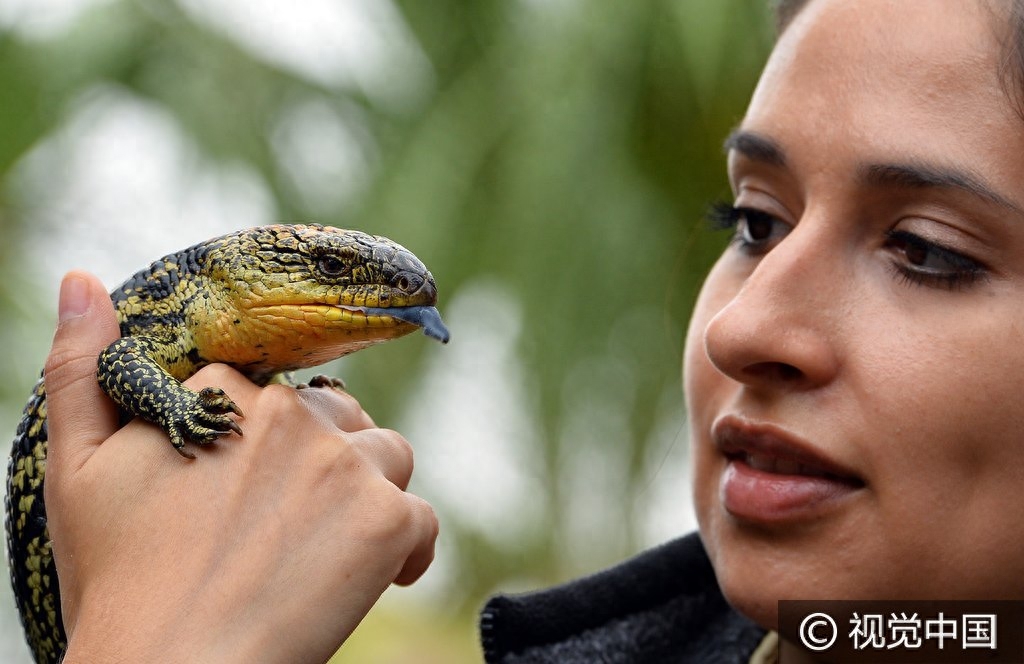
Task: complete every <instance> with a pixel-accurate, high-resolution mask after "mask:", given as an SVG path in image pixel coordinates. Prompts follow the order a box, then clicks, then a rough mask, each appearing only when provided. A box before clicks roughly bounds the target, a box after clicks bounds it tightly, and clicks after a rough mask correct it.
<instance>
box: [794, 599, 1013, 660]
mask: <svg viewBox="0 0 1024 664" xmlns="http://www.w3.org/2000/svg"><path fill="white" fill-rule="evenodd" d="M779 635H780V636H781V637H782V639H783V640H784V641H786V642H787V643H788V644H789V646H791V647H793V648H795V649H796V650H799V651H802V652H804V653H805V654H806V655H808V656H810V658H811V659H812V660H817V661H823V662H836V663H837V664H840V663H851V664H857V663H862V662H870V663H871V664H876V663H877V664H887V663H889V662H893V663H898V664H903V663H907V664H911V663H917V662H921V663H923V662H929V663H934V664H947V663H954V662H955V663H956V664H972V663H973V662H988V663H993V664H995V663H1001V662H1024V601H976V600H971V601H904V600H899V601H855V602H853V601H805V600H799V601H798V600H792V601H780V602H779ZM785 652H786V650H785V649H783V650H781V651H780V661H781V662H782V663H783V664H785V658H784V653H785Z"/></svg>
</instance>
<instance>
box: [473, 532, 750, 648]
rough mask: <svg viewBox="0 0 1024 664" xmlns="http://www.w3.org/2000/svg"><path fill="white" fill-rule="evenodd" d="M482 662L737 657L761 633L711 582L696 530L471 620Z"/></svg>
mask: <svg viewBox="0 0 1024 664" xmlns="http://www.w3.org/2000/svg"><path fill="white" fill-rule="evenodd" d="M480 631H481V638H482V641H483V648H484V658H485V660H486V661H487V663H488V664H669V663H672V664H676V663H678V662H698V663H708V664H726V663H729V664H733V663H736V664H739V663H742V664H746V662H748V661H749V659H750V655H751V653H752V652H753V651H754V649H755V648H756V647H757V646H758V644H759V643H760V642H761V639H762V638H763V637H764V634H765V632H764V630H762V629H761V628H760V627H758V626H757V625H755V624H754V623H753V622H751V621H750V620H748V619H746V618H744V617H743V616H741V615H739V614H738V613H736V612H735V611H733V610H732V608H731V607H730V606H729V605H728V604H727V603H726V601H725V598H724V597H722V593H721V591H719V589H718V583H717V582H716V580H715V574H714V570H713V569H712V568H711V562H710V561H709V560H708V557H707V554H706V553H705V552H704V547H703V545H702V544H701V541H700V538H699V537H698V536H697V534H696V533H694V534H691V535H687V536H686V537H683V538H681V539H677V540H674V541H672V542H669V543H667V544H663V545H661V546H659V547H657V548H654V549H651V550H650V551H646V552H644V553H642V554H640V555H638V556H636V557H635V558H632V559H630V560H627V561H626V562H624V563H621V564H619V565H617V566H616V567H613V568H611V569H608V570H605V571H603V572H599V573H597V574H595V575H593V576H589V577H585V578H583V579H579V580H577V581H573V582H571V583H567V584H565V585H562V586H558V587H555V588H551V589H549V590H542V591H539V592H535V593H529V594H526V595H515V596H512V595H499V596H497V597H493V598H491V600H490V601H489V602H487V605H486V606H485V607H484V610H483V612H482V614H481V617H480Z"/></svg>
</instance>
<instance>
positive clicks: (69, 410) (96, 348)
mask: <svg viewBox="0 0 1024 664" xmlns="http://www.w3.org/2000/svg"><path fill="white" fill-rule="evenodd" d="M58 320H59V322H58V324H57V332H56V334H55V335H54V337H53V346H52V347H51V348H50V355H49V357H48V358H47V359H46V368H45V369H44V372H43V375H44V377H45V381H46V400H47V430H48V438H49V441H48V443H47V445H48V453H47V470H48V472H47V475H48V476H50V477H51V478H52V477H54V476H57V477H60V476H62V475H64V474H65V473H73V472H74V471H76V470H77V469H79V468H81V467H82V466H83V465H84V464H85V462H86V461H87V460H88V459H89V457H90V456H92V453H93V452H94V451H95V449H96V447H97V446H98V445H99V444H100V443H101V442H103V441H104V440H106V439H107V438H109V437H110V436H111V435H113V433H114V432H115V431H117V429H118V428H119V421H118V413H117V406H115V405H114V403H113V402H112V401H111V400H110V399H109V398H108V397H107V395H106V394H104V393H103V390H101V389H100V386H99V383H97V381H96V358H97V357H98V356H99V354H100V352H101V351H102V350H103V349H105V348H106V347H107V346H108V345H110V343H111V342H112V341H114V340H115V339H117V338H118V337H119V336H120V330H119V329H118V324H117V317H116V316H115V314H114V308H113V305H112V304H111V303H110V296H109V295H108V294H107V292H106V290H105V289H104V288H103V284H101V283H100V281H99V279H97V278H96V277H95V276H93V275H91V274H89V273H87V272H69V273H68V274H66V275H65V276H64V280H63V281H62V282H61V285H60V304H59V306H58ZM50 484H52V483H51V482H47V486H48V487H49V486H50Z"/></svg>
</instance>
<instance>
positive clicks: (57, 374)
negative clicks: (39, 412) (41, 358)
mask: <svg viewBox="0 0 1024 664" xmlns="http://www.w3.org/2000/svg"><path fill="white" fill-rule="evenodd" d="M96 357H97V356H96V355H88V354H87V355H83V354H81V353H80V352H78V351H75V350H72V349H67V350H60V349H55V350H54V351H52V352H51V353H50V355H49V356H48V357H47V358H46V365H45V366H44V367H43V376H44V377H45V380H46V388H47V390H48V391H51V392H53V391H57V390H59V389H62V388H65V387H67V386H68V385H70V384H72V383H75V382H77V381H79V380H81V379H82V378H89V379H90V380H96Z"/></svg>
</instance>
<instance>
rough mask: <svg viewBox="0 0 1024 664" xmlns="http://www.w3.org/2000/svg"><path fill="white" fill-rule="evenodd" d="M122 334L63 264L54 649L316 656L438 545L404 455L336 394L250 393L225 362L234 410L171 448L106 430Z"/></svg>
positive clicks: (199, 379)
mask: <svg viewBox="0 0 1024 664" xmlns="http://www.w3.org/2000/svg"><path fill="white" fill-rule="evenodd" d="M117 336H118V330H117V323H116V319H115V317H114V313H113V309H112V307H111V305H110V299H109V297H108V296H107V294H106V293H105V292H104V290H103V287H102V285H101V284H99V282H98V281H97V280H96V279H95V278H94V277H91V276H90V275H87V274H84V273H72V274H70V275H69V276H67V277H66V278H65V281H64V283H63V284H62V288H61V323H60V325H59V326H58V330H57V334H56V335H55V337H54V343H53V349H52V351H51V354H50V357H49V359H48V361H47V364H46V387H47V400H48V410H49V413H48V427H49V459H48V462H47V475H46V488H45V490H46V506H47V513H48V520H49V529H50V534H51V537H52V539H53V542H54V545H53V546H54V557H55V561H56V565H57V570H58V574H59V577H60V585H61V594H62V602H61V605H62V613H63V617H64V623H65V626H66V628H67V632H68V635H69V647H68V655H67V658H66V660H65V661H66V662H68V663H69V664H70V663H72V662H76V661H88V662H104V661H153V662H156V661H188V662H233V661H240V662H241V661H246V662H249V661H259V662H323V661H325V660H327V659H328V658H329V657H330V655H331V654H332V653H333V652H334V651H335V650H336V649H337V648H338V647H339V646H340V644H341V643H342V642H343V641H344V640H345V638H346V637H347V636H348V635H349V634H350V633H351V631H352V630H353V629H354V628H355V626H356V625H357V624H358V623H359V621H360V620H361V619H362V618H363V616H364V615H365V614H366V612H367V611H368V610H369V609H370V607H371V606H372V605H373V604H374V602H375V601H376V600H377V599H378V597H379V596H380V594H381V593H382V592H383V591H384V590H385V589H386V588H387V587H388V585H390V584H391V583H392V582H396V583H400V584H406V583H412V582H413V581H415V580H416V579H417V578H418V577H419V576H420V575H421V574H422V573H423V572H424V571H425V570H426V568H427V566H428V565H429V564H430V562H431V560H432V558H433V547H434V541H435V539H436V536H437V520H436V518H435V516H434V513H433V511H432V510H431V508H430V506H429V505H428V504H427V503H426V502H424V501H423V500H422V499H420V498H418V497H416V496H414V495H412V494H409V493H407V492H406V491H405V489H406V486H407V485H408V482H409V478H410V475H411V473H412V452H411V448H410V447H409V445H408V443H407V442H406V441H405V440H404V439H403V438H402V437H401V436H399V435H398V434H397V433H395V432H392V431H387V430H383V429H378V428H375V427H374V425H373V422H372V420H371V419H370V418H369V416H368V415H367V414H366V413H365V412H364V411H363V410H362V408H361V407H360V406H359V404H358V403H357V402H356V401H355V399H353V398H352V397H350V396H348V395H346V394H342V393H340V392H338V391H336V390H331V389H305V390H294V389H292V388H289V387H284V386H277V385H273V386H268V387H266V388H259V387H257V386H255V385H253V384H252V383H251V382H249V381H248V380H247V379H245V378H244V377H243V376H242V375H241V374H239V373H237V372H235V371H233V370H231V369H229V368H227V367H225V366H223V365H213V366H210V367H206V368H205V369H203V370H202V371H200V372H199V373H197V374H196V375H195V376H193V377H192V378H191V379H189V380H188V381H186V385H188V386H189V387H191V388H193V389H200V388H202V387H205V386H208V385H215V386H218V387H222V388H224V390H225V391H226V392H227V393H228V394H229V395H230V396H231V398H232V399H233V400H234V401H235V402H236V403H237V404H238V405H239V407H240V408H241V410H242V412H243V413H244V414H245V417H244V418H242V419H241V420H240V421H239V424H240V425H241V427H242V429H243V432H244V435H243V436H242V437H241V438H239V437H236V436H227V437H224V438H222V439H221V440H220V441H218V442H217V443H216V444H214V445H211V446H209V447H208V448H205V449H203V450H202V451H201V453H200V454H199V455H198V456H199V458H198V459H196V460H195V461H191V462H189V461H185V460H183V459H182V458H181V457H180V456H179V455H178V454H177V453H175V452H174V450H173V449H172V448H171V446H170V445H169V444H168V442H167V439H166V436H165V434H164V433H163V432H162V431H161V430H160V429H158V428H157V427H155V426H153V425H150V424H147V423H145V422H142V421H141V420H135V421H133V422H131V423H130V424H128V425H127V426H125V427H124V428H122V429H120V430H119V429H118V415H117V411H116V408H115V407H114V406H113V404H112V403H111V402H110V401H109V399H108V398H107V397H106V396H105V395H104V394H103V393H102V391H101V390H100V388H99V386H98V384H97V382H96V379H95V373H96V356H97V355H98V353H99V351H100V350H101V349H103V348H104V347H106V345H107V344H109V343H110V341H112V340H113V339H115V338H116V337H117Z"/></svg>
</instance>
